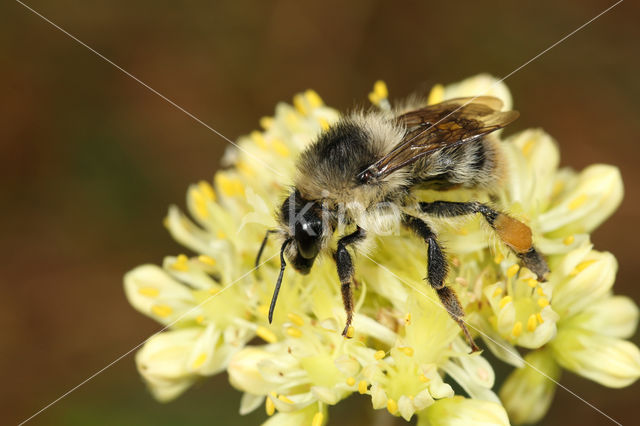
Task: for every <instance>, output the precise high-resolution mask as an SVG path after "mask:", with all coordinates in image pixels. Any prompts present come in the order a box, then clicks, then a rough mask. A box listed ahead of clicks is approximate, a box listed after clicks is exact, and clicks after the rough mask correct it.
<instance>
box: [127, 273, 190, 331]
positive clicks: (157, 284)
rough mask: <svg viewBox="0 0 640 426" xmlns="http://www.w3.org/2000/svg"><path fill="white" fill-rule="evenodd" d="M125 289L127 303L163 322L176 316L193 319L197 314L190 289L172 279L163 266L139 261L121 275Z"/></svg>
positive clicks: (170, 321) (173, 319)
mask: <svg viewBox="0 0 640 426" xmlns="http://www.w3.org/2000/svg"><path fill="white" fill-rule="evenodd" d="M124 289H125V294H126V295H127V299H128V300H129V303H130V304H131V305H132V306H133V307H134V308H136V309H137V310H138V311H139V312H141V313H143V314H145V315H147V316H149V317H151V318H153V319H155V320H157V321H158V322H160V323H162V324H165V325H166V324H171V323H173V322H175V321H176V320H177V319H178V318H181V317H182V318H181V320H182V321H185V320H193V318H195V317H196V316H197V315H198V310H197V309H192V308H194V307H195V306H196V305H197V303H196V300H195V299H194V297H193V293H192V292H191V291H190V290H189V289H188V288H187V287H185V286H184V285H182V284H181V283H179V282H178V281H176V280H175V279H173V278H172V277H171V276H170V275H169V274H168V273H167V272H165V271H164V270H163V269H162V268H160V267H158V266H155V265H142V266H138V267H137V268H135V269H133V270H132V271H129V272H128V273H127V274H126V275H125V276H124Z"/></svg>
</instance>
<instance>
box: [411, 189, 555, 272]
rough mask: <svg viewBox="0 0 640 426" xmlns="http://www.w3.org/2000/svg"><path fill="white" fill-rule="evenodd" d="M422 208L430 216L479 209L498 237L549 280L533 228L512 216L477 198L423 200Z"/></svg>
mask: <svg viewBox="0 0 640 426" xmlns="http://www.w3.org/2000/svg"><path fill="white" fill-rule="evenodd" d="M420 210H421V211H422V212H424V213H427V214H428V215H430V216H435V217H454V216H463V215H469V214H475V213H480V214H482V216H483V217H484V219H485V220H486V221H487V223H488V224H489V226H491V228H493V230H494V231H495V232H496V234H498V237H500V239H501V240H502V241H503V242H504V243H505V244H506V245H507V247H509V248H510V249H511V250H512V251H513V252H514V253H515V254H516V256H518V258H519V259H520V260H521V261H522V263H523V264H524V266H526V267H527V268H529V269H530V270H531V271H532V272H533V273H534V274H536V276H537V277H538V280H540V281H546V280H547V274H548V273H549V267H548V266H547V262H546V261H545V260H544V258H543V257H542V255H540V253H538V251H537V250H536V249H535V247H534V246H533V241H532V239H531V229H530V228H529V227H528V226H527V225H525V224H524V223H522V222H520V221H519V220H516V219H514V218H512V217H511V216H509V215H507V214H505V213H502V212H499V211H497V210H494V209H492V208H491V207H489V206H487V205H486V204H482V203H478V202H475V201H472V202H467V203H458V202H452V201H434V202H431V203H420Z"/></svg>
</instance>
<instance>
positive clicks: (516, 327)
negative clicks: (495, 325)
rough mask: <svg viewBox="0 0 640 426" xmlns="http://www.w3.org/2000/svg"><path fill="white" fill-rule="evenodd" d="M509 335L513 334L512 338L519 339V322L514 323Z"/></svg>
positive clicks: (520, 329) (520, 328) (520, 327)
mask: <svg viewBox="0 0 640 426" xmlns="http://www.w3.org/2000/svg"><path fill="white" fill-rule="evenodd" d="M511 334H513V336H514V337H520V335H521V334H522V322H521V321H516V323H515V324H514V325H513V330H511Z"/></svg>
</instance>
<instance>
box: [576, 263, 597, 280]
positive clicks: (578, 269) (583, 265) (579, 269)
mask: <svg viewBox="0 0 640 426" xmlns="http://www.w3.org/2000/svg"><path fill="white" fill-rule="evenodd" d="M594 263H596V261H595V260H585V261H584V262H580V263H579V264H578V266H576V267H575V268H573V271H571V272H570V273H569V276H570V277H575V276H576V275H578V274H579V273H580V272H582V271H584V270H585V269H587V268H588V267H589V266H591V265H592V264H594Z"/></svg>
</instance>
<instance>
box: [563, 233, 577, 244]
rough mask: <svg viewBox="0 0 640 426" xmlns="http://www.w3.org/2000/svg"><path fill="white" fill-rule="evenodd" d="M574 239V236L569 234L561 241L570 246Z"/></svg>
mask: <svg viewBox="0 0 640 426" xmlns="http://www.w3.org/2000/svg"><path fill="white" fill-rule="evenodd" d="M575 239H576V238H575V237H574V236H573V235H569V236H568V237H566V238H565V239H564V240H562V242H563V243H564V245H565V246H570V245H571V244H573V242H574V241H575Z"/></svg>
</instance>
